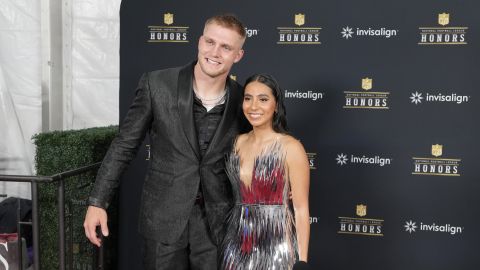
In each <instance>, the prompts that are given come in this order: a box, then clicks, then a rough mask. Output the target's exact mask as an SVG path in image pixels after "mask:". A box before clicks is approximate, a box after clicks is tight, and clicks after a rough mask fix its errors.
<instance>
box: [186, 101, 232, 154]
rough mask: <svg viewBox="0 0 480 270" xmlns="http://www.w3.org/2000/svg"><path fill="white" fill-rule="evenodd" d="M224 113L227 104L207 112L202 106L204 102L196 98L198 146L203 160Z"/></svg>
mask: <svg viewBox="0 0 480 270" xmlns="http://www.w3.org/2000/svg"><path fill="white" fill-rule="evenodd" d="M227 95H228V93H227ZM227 98H228V97H227ZM224 111H225V103H223V104H220V105H217V106H215V107H213V108H212V109H211V110H210V111H208V112H207V109H206V108H205V107H203V105H202V101H200V99H198V98H197V97H196V96H195V101H194V102H193V118H194V120H195V128H196V131H197V138H198V146H199V148H200V155H201V157H202V158H203V156H204V155H205V153H206V152H207V149H208V145H209V144H210V142H211V140H212V139H213V135H214V134H215V131H216V130H217V127H218V124H220V120H221V119H222V116H223V112H224Z"/></svg>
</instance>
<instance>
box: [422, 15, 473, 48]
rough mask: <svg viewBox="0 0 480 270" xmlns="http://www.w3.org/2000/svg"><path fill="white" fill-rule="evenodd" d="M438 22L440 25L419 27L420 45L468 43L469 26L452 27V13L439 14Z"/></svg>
mask: <svg viewBox="0 0 480 270" xmlns="http://www.w3.org/2000/svg"><path fill="white" fill-rule="evenodd" d="M438 24H439V25H440V26H438V27H437V26H433V27H419V30H420V41H419V42H418V45H466V44H467V41H466V35H467V30H468V27H461V26H458V27H452V26H448V25H449V24H450V14H449V13H445V12H444V13H440V14H438Z"/></svg>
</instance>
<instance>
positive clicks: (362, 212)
mask: <svg viewBox="0 0 480 270" xmlns="http://www.w3.org/2000/svg"><path fill="white" fill-rule="evenodd" d="M366 215H367V206H366V205H363V204H359V205H357V216H359V217H364V216H366Z"/></svg>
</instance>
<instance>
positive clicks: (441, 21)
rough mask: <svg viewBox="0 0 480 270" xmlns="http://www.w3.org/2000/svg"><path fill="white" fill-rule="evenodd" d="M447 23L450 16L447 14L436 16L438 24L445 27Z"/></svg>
mask: <svg viewBox="0 0 480 270" xmlns="http://www.w3.org/2000/svg"><path fill="white" fill-rule="evenodd" d="M448 23H450V14H448V13H442V14H438V24H440V25H442V26H445V25H447V24H448Z"/></svg>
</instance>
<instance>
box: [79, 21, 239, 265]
mask: <svg viewBox="0 0 480 270" xmlns="http://www.w3.org/2000/svg"><path fill="white" fill-rule="evenodd" d="M245 38H246V34H245V27H244V26H243V24H242V23H241V22H240V21H239V20H238V19H237V18H235V17H234V16H231V15H219V16H215V17H212V18H210V19H208V20H207V22H206V23H205V27H204V31H203V35H202V36H201V37H200V39H199V42H198V59H197V62H194V63H191V64H188V65H186V66H184V67H179V68H171V69H165V70H157V71H153V72H149V73H146V74H144V75H143V76H142V78H141V79H140V82H139V86H138V89H137V93H136V97H135V100H134V102H133V104H132V105H131V107H130V109H129V111H128V113H127V115H126V117H125V120H124V122H123V123H122V125H121V128H120V132H119V134H118V136H117V138H115V140H114V141H113V142H112V145H111V146H110V149H109V150H108V152H107V154H106V156H105V158H104V160H103V163H102V166H101V167H100V169H99V171H98V175H97V180H96V182H95V186H94V189H93V191H92V193H91V196H90V198H89V205H90V206H89V207H88V210H87V214H86V217H85V222H84V228H85V234H86V236H87V238H88V239H89V240H90V241H91V242H92V243H93V244H95V245H97V246H100V245H101V243H100V239H99V238H98V237H97V235H96V233H95V228H96V226H98V225H100V227H101V232H102V234H103V235H104V236H107V235H108V228H107V214H106V211H105V209H106V208H107V207H108V203H109V201H110V199H111V197H112V194H113V192H114V190H115V189H116V188H117V187H118V184H119V183H118V179H119V177H120V174H121V172H122V171H123V170H124V169H125V167H126V166H127V165H128V163H129V162H130V161H131V160H132V159H133V157H134V156H135V154H136V151H137V149H138V147H139V145H140V144H141V143H142V142H143V139H144V136H145V134H146V133H147V132H148V134H149V136H150V144H151V150H150V151H151V159H150V164H149V169H148V172H147V176H146V178H145V183H144V186H143V191H142V202H141V209H140V226H139V229H140V233H141V234H142V235H143V237H144V248H143V252H144V253H143V260H144V266H145V269H176V270H177V269H216V268H217V266H216V265H217V246H218V244H219V243H220V241H221V240H222V237H223V233H222V225H223V221H224V218H225V215H226V213H227V211H228V210H229V209H230V207H231V203H232V202H231V190H230V184H229V182H228V179H227V176H226V174H225V172H224V155H225V154H226V153H228V152H229V151H230V150H231V145H232V140H233V139H234V138H235V136H236V135H237V134H238V133H239V132H240V131H241V129H242V126H243V121H242V119H243V118H242V117H243V114H242V111H241V101H242V99H241V96H242V89H241V86H240V85H239V84H237V83H236V82H235V81H233V80H231V79H230V78H229V77H228V75H229V72H230V69H231V67H232V66H233V64H234V63H237V62H238V61H240V59H242V57H243V50H242V46H243V43H244V42H245Z"/></svg>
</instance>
